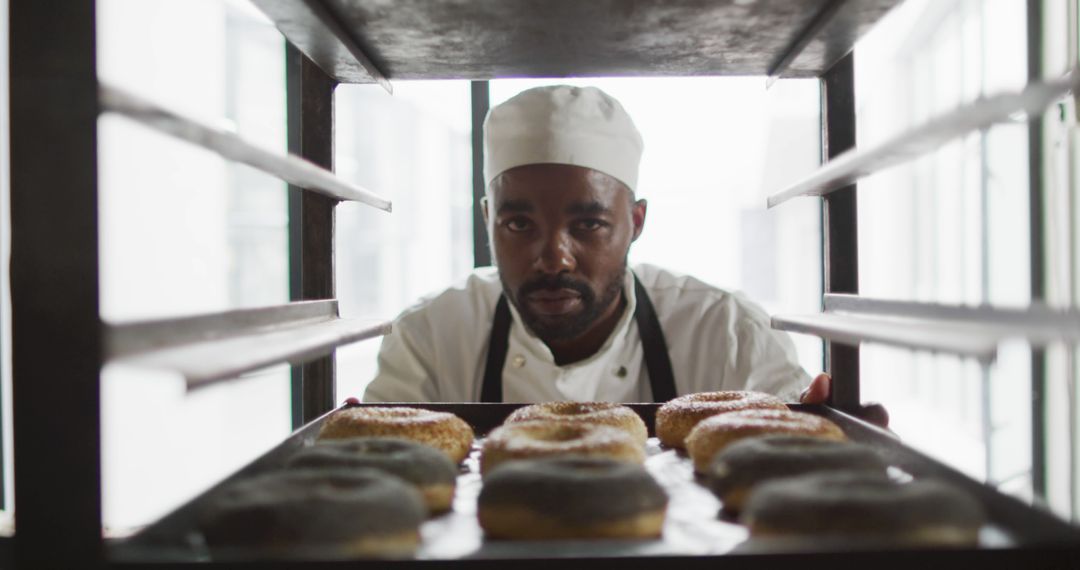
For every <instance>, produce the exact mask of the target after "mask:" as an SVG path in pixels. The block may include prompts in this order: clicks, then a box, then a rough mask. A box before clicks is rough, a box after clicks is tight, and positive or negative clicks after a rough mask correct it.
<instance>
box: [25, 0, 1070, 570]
mask: <svg viewBox="0 0 1080 570" xmlns="http://www.w3.org/2000/svg"><path fill="white" fill-rule="evenodd" d="M254 3H255V4H256V5H257V6H258V7H259V8H260V9H262V10H263V12H265V13H266V14H267V15H268V16H269V17H270V18H271V19H272V20H274V22H275V23H276V25H277V26H278V28H279V30H280V31H281V32H282V33H283V35H284V36H285V38H286V39H287V40H288V42H289V43H288V46H287V53H286V61H287V65H286V75H287V85H286V89H287V104H288V133H289V152H290V156H275V155H272V154H270V153H266V152H265V151H260V150H259V149H257V148H256V147H254V146H251V145H248V144H247V143H245V142H244V141H242V140H239V139H238V138H236V137H234V136H232V135H230V134H229V133H223V132H221V131H218V130H215V129H212V128H209V127H206V126H201V125H198V124H197V123H194V122H192V121H189V120H186V119H184V118H183V117H179V116H177V115H175V114H173V113H170V112H168V111H166V110H164V109H160V108H157V107H156V106H155V105H153V104H152V103H147V102H143V101H139V100H137V99H134V98H132V97H130V96H127V95H125V94H123V93H121V92H119V91H116V90H114V89H109V88H104V89H103V88H101V87H100V86H99V84H98V79H97V73H96V61H95V59H96V53H95V33H96V30H95V8H96V7H95V2H93V1H92V0H83V1H80V2H63V3H45V2H36V1H33V0H11V2H10V19H9V27H10V30H11V32H10V37H11V51H10V54H11V67H10V75H11V141H12V145H11V188H12V199H11V220H12V230H11V244H12V255H11V292H12V313H13V314H12V328H13V342H12V347H13V372H14V378H13V386H14V390H13V392H14V401H13V408H14V430H15V434H14V444H15V451H14V456H15V476H16V479H17V481H16V486H15V498H16V502H17V504H18V516H17V520H16V523H17V535H16V540H15V544H14V546H15V560H16V562H17V563H18V564H19V566H20V567H26V568H29V567H69V568H70V567H88V566H90V567H102V566H122V565H124V563H123V562H118V561H112V560H109V559H108V558H107V556H106V549H105V548H104V543H103V539H102V527H101V468H100V453H101V449H100V444H101V442H100V419H101V418H100V413H101V410H100V397H99V389H100V385H99V382H100V372H101V370H102V367H103V366H104V365H105V364H106V363H108V362H110V361H113V360H115V361H117V362H127V363H129V364H130V363H139V364H141V365H148V366H155V367H167V368H170V369H174V370H178V371H179V372H180V373H181V374H184V375H185V376H186V377H187V378H188V382H189V385H191V386H197V385H201V384H204V383H206V382H211V381H222V380H224V379H227V378H229V377H231V375H235V374H237V373H239V372H241V371H243V370H250V369H254V368H257V367H261V366H264V365H266V364H269V363H271V362H280V361H284V360H291V361H293V362H294V363H296V368H294V371H295V373H294V395H296V396H299V397H298V398H297V400H298V401H299V407H298V409H295V410H294V412H295V413H294V422H296V423H297V424H298V425H299V424H307V425H308V427H309V428H310V427H311V422H312V421H314V420H315V419H316V418H318V417H319V416H321V415H323V414H324V413H325V412H327V411H329V410H331V409H332V408H333V406H334V393H333V381H334V361H333V354H332V351H333V348H334V347H335V346H338V345H340V344H342V343H344V342H351V341H355V340H359V339H361V338H366V337H369V336H373V335H377V334H383V333H385V332H386V330H387V326H388V325H387V324H386V323H378V322H375V323H367V322H364V323H355V322H350V321H346V320H343V319H340V318H339V317H338V315H337V309H336V304H335V303H334V301H333V299H334V297H335V291H334V272H333V235H334V226H333V210H334V206H335V204H336V203H337V202H338V201H339V200H341V199H356V200H358V201H361V202H365V203H368V204H371V205H374V206H376V207H379V206H385V207H386V209H389V203H387V202H385V201H383V200H382V199H380V198H378V197H377V196H375V195H374V194H372V193H371V192H369V191H366V190H364V189H360V188H356V187H353V186H350V185H347V184H345V183H343V182H341V181H340V180H338V179H336V178H334V177H333V175H332V171H333V164H332V158H333V152H332V149H333V91H334V88H335V86H336V85H337V84H338V82H362V83H379V84H381V85H382V86H383V87H385V88H386V89H387V90H388V91H389V90H391V86H390V83H389V81H388V79H387V78H392V79H471V80H486V79H490V78H496V77H511V76H548V77H559V76H573V75H580V76H590V75H591V76H597V75H651V76H678V75H769V76H771V77H774V78H775V77H789V76H790V77H820V78H821V79H822V85H823V98H822V113H823V124H822V127H823V129H822V137H823V142H824V144H823V148H824V149H825V150H824V154H825V158H827V159H828V160H829V161H831V164H832V165H833V167H832V170H833V172H831V173H825V174H822V175H820V176H821V179H820V180H816V181H815V180H811V181H808V183H807V184H808V186H807V188H804V189H801V190H799V191H798V192H795V190H798V189H793V190H792V192H794V193H809V192H811V191H816V192H819V193H822V188H824V187H826V186H829V190H828V193H827V194H824V196H823V203H824V206H823V215H824V220H825V224H824V227H825V268H824V275H825V290H826V293H827V296H826V300H827V302H828V303H830V305H829V306H830V307H832V308H833V309H836V311H835V312H836V313H841V312H843V313H863V312H867V311H864V309H867V306H864V305H861V304H858V303H852V302H849V301H845V299H848V298H846V297H839V296H836V295H857V293H858V281H857V276H858V268H857V240H856V239H855V237H856V225H855V224H856V209H855V205H856V202H855V199H856V194H855V186H854V184H853V181H854V178H853V177H852V173H855V175H857V174H859V173H861V170H860V169H863V168H866V167H867V165H868V164H872V165H874V166H877V165H880V164H881V159H880V157H879V156H878V155H877V154H872V153H871V151H867V153H862V154H860V153H857V152H854V151H853V152H852V154H850V155H848V156H849V157H854V158H840V157H839V155H841V154H842V153H844V152H845V151H849V150H850V149H853V148H854V146H855V112H854V84H853V68H852V55H851V51H852V47H853V45H854V42H855V40H856V39H858V38H859V37H860V36H861V35H862V34H863V33H864V32H865V31H866V30H867V29H868V28H869V27H870V26H872V25H873V23H874V22H876V21H877V20H878V19H879V18H880V17H881V16H882V15H884V14H885V13H886V12H887V11H888V10H889V9H890V8H892V7H893V6H894V5H895V4H897V3H899V0H865V1H861V2H845V1H844V0H812V1H811V0H808V1H804V2H790V1H789V0H758V1H757V2H709V1H708V0H679V1H677V2H668V1H664V0H597V1H595V2H579V1H577V0H512V1H508V0H474V1H467V0H450V1H446V2H428V1H426V0H400V1H397V2H394V3H393V6H392V9H391V8H390V7H388V6H389V5H388V4H387V3H385V2H380V1H378V0H254ZM506 21H515V22H517V23H518V25H517V26H514V27H507V26H502V25H499V24H500V23H502V22H506ZM45 30H47V31H48V33H43V31H45ZM1048 85H1050V86H1049V87H1047V89H1049V90H1050V91H1053V92H1055V93H1056V91H1054V90H1058V89H1066V88H1071V86H1072V84H1071V83H1069V85H1068V86H1062V85H1059V84H1058V83H1052V84H1048ZM474 86H476V84H474ZM1039 93H1042V91H1040V92H1039ZM1040 96H1041V95H1040ZM1046 96H1049V95H1046ZM1035 97H1036V95H1030V96H1029V94H1027V92H1026V91H1025V93H1023V94H1020V95H1019V98H1020V99H1021V100H1024V101H1027V100H1028V99H1029V98H1035ZM486 106H487V97H486V91H484V90H482V89H474V92H473V109H474V125H475V124H476V122H475V121H476V114H477V113H478V112H479V113H482V111H483V110H484V109H486ZM101 112H115V113H121V114H124V115H126V116H128V117H131V118H133V119H135V120H138V121H140V122H143V123H145V124H148V125H150V126H152V127H153V128H157V129H160V130H163V131H165V132H167V133H169V134H172V135H174V136H178V137H180V138H182V139H185V140H188V141H190V142H193V143H195V144H200V145H202V146H204V147H206V148H208V149H210V150H212V151H214V152H218V153H219V154H221V155H222V156H224V157H226V158H230V159H233V160H240V161H242V162H245V163H247V164H250V165H253V166H256V167H257V168H261V169H263V170H265V171H267V172H270V173H271V174H273V175H276V176H278V177H280V178H282V179H284V180H286V181H288V182H290V184H291V186H290V190H289V235H290V240H289V243H290V246H289V247H290V291H291V292H292V297H293V301H300V302H294V303H292V304H289V305H285V306H281V307H273V308H266V309H259V310H248V311H235V312H229V313H224V314H218V315H208V316H203V317H191V318H185V319H174V320H166V321H156V322H149V323H135V324H128V325H107V324H105V323H102V321H101V318H100V314H99V310H98V281H99V280H98V276H99V269H98V219H97V214H96V212H97V148H96V147H97V119H98V116H99V114H100V113H101ZM972 114H973V115H975V117H974V118H972V117H967V116H965V117H964V118H963V120H960V119H956V120H955V121H943V124H942V125H939V127H940V128H935V129H929V128H928V129H927V131H928V132H925V133H921V134H919V136H913V137H912V139H911V140H910V141H908V142H910V143H912V145H913V148H914V147H916V146H919V145H933V144H935V142H934V141H936V140H937V139H935V138H934V137H938V136H943V133H942V132H940V131H949V132H951V129H954V128H959V127H957V126H956V125H954V124H953V123H963V125H964V128H973V127H971V126H970V125H971V121H975V122H976V123H979V124H981V122H982V121H986V120H1000V110H999V109H998V107H997V106H993V105H989V102H987V109H983V110H981V111H979V112H974V113H972ZM969 119H970V121H969ZM945 123H948V124H945ZM476 140H477V139H476V137H475V133H474V145H475V144H476ZM905 140H906V139H905ZM919 148H926V147H925V146H919ZM473 160H474V168H475V167H476V165H477V164H479V163H481V162H482V159H481V157H480V155H479V153H478V152H477V151H476V149H474V158H473ZM844 164H846V165H847V166H846V167H844V168H842V167H841V165H844ZM57 165H63V167H62V168H58V167H57ZM825 168H826V169H828V168H830V167H829V165H827V166H826V167H825ZM823 170H824V169H823ZM474 184H475V185H477V188H474V193H477V192H479V193H482V191H483V188H482V178H480V177H474ZM804 190H805V192H804ZM476 235H477V236H478V239H482V233H480V232H479V231H478V232H476ZM481 249H483V248H481ZM845 303H847V304H845ZM841 308H842V309H841ZM869 309H873V311H876V312H875V313H874V314H878V313H879V312H883V313H888V312H889V310H891V309H889V307H886V306H884V305H882V304H877V303H870V304H869ZM992 316H993V317H994V318H996V317H997V313H994V314H993V315H992ZM1030 316H1031V315H1024V316H1023V317H1024V318H1027V317H1030ZM845 318H847V319H849V320H854V319H855V317H845ZM860 318H862V316H861V315H860ZM978 318H980V319H982V318H989V317H988V316H987V315H986V314H984V313H980V314H979V315H978ZM1061 318H1063V319H1066V320H1068V319H1071V318H1073V316H1072V315H1062V316H1061ZM788 322H789V323H794V320H792V319H789V321H788ZM845 322H847V321H845ZM860 322H861V321H857V322H854V323H853V325H852V326H851V327H848V328H849V329H851V330H856V332H857V330H858V329H859V326H861V325H859V323H860ZM776 323H777V325H779V326H788V325H786V324H785V321H784V320H783V319H778V320H777V321H776ZM849 324H851V323H849ZM855 325H859V326H855ZM791 326H796V325H794V324H792V325H791ZM807 326H818V325H807ZM818 328H822V327H820V326H818ZM312 331H320V332H321V333H326V335H325V337H322V336H320V337H319V338H316V339H311V335H310V334H309V333H310V332H312ZM820 332H822V334H823V336H826V337H827V338H828V335H827V334H825V331H823V330H822V331H820ZM845 334H851V333H850V330H848V332H846V333H845ZM217 338H225V340H224V341H216V340H212V339H217ZM833 338H835V339H836V340H840V341H845V342H827V343H826V346H827V350H826V355H827V359H828V370H829V371H830V372H831V373H832V374H833V377H834V379H835V382H834V398H833V401H832V402H831V404H832V405H833V406H834V407H836V408H838V409H840V410H852V409H854V408H855V406H857V405H858V403H859V398H858V356H859V353H858V348H857V346H850V345H849V344H846V341H850V340H852V339H851V337H843V336H834V337H833ZM297 339H305V340H304V343H297V342H296V341H297ZM253 346H257V347H258V349H257V350H255V349H252V347H253ZM234 348H235V350H234ZM238 355H239V356H238ZM477 406H480V405H479V404H478V405H477ZM964 554H965V555H967V556H968V558H964V560H968V561H972V560H982V561H985V560H987V559H988V558H989V557H990V556H993V557H995V558H996V559H999V560H1000V559H1001V557H1002V556H1003V554H1002V553H1000V552H994V553H978V552H976V553H971V552H968V553H964ZM1006 554H1007V553H1006ZM889 556H890V558H891V559H892V560H894V561H897V560H899V561H905V562H907V563H911V562H912V561H918V560H920V558H919V553H918V552H914V553H899V554H896V553H893V554H890V555H889ZM942 556H946V557H947V556H948V555H942ZM794 559H795V557H792V556H787V557H785V556H777V557H774V558H771V559H768V560H765V561H764V563H765V564H770V563H780V562H784V561H791V560H794ZM843 559H844V560H847V561H849V562H853V561H858V560H863V561H865V560H876V561H879V562H880V561H881V560H882V556H881V554H880V553H878V554H873V553H870V554H866V553H862V554H853V555H845V556H844V557H843ZM818 560H819V561H826V560H827V559H825V558H822V557H818ZM609 562H610V561H609ZM628 562H629V563H632V565H635V566H636V565H647V564H649V563H650V561H648V560H645V559H632V560H627V559H621V560H619V559H616V560H615V561H614V563H618V564H620V566H625V565H626V564H627V563H628ZM682 562H685V563H687V564H697V565H699V566H703V565H705V564H712V563H713V562H714V561H710V560H683V561H682ZM434 563H437V562H433V561H416V562H408V561H403V562H401V563H400V564H404V565H424V564H434ZM472 563H473V564H475V565H476V566H482V565H485V564H487V565H489V566H492V567H497V566H500V565H501V564H503V563H504V561H499V560H489V561H480V560H477V561H472ZM593 563H594V564H598V565H602V562H597V561H593ZM661 563H663V562H661ZM760 563H762V559H758V560H756V561H755V560H747V559H732V561H731V563H730V564H726V565H735V566H739V567H747V566H756V565H758V564H760ZM348 564H350V565H354V564H356V563H355V562H349V563H348ZM515 564H516V565H518V566H522V567H542V566H544V565H545V564H546V562H544V561H541V560H538V561H523V562H521V563H515ZM331 565H332V564H331ZM295 566H296V564H292V565H290V566H289V567H295Z"/></svg>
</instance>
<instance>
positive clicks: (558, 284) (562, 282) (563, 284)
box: [518, 273, 592, 300]
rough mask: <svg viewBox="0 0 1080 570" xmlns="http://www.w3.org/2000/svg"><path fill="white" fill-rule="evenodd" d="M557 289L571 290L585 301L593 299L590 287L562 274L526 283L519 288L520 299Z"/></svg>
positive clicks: (545, 276)
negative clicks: (530, 294)
mask: <svg viewBox="0 0 1080 570" xmlns="http://www.w3.org/2000/svg"><path fill="white" fill-rule="evenodd" d="M557 289H570V290H572V291H576V292H578V293H579V294H580V295H581V298H582V299H584V300H589V299H591V298H592V290H591V289H589V286H588V285H586V284H585V283H583V282H581V281H578V280H577V279H574V278H572V277H570V276H569V275H566V274H565V273H560V274H559V275H544V276H541V277H537V278H536V279H532V280H530V281H526V282H525V283H524V284H522V285H521V287H519V288H518V298H519V299H520V298H521V297H524V296H526V295H528V294H529V293H532V292H534V291H544V290H547V291H555V290H557Z"/></svg>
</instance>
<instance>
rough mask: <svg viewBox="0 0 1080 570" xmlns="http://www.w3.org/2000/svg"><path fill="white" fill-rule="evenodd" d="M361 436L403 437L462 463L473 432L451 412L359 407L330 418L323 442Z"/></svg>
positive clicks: (323, 427)
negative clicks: (428, 446) (440, 451)
mask: <svg viewBox="0 0 1080 570" xmlns="http://www.w3.org/2000/svg"><path fill="white" fill-rule="evenodd" d="M360 436H384V437H403V438H405V439H411V440H413V441H418V442H420V443H423V444H424V445H430V446H431V447H434V448H435V449H440V450H442V451H443V452H445V453H446V454H447V455H448V456H450V460H451V461H453V462H454V463H455V464H456V463H461V460H463V459H465V457H466V456H467V455H469V449H470V448H471V447H472V442H473V438H474V435H473V430H472V428H471V427H469V424H467V423H465V421H464V420H462V419H461V418H459V417H457V416H455V415H454V414H450V413H447V412H433V411H431V410H422V409H419V408H406V407H395V408H390V407H381V406H357V407H353V408H344V409H341V410H338V411H336V412H334V413H333V414H331V415H330V417H328V418H326V421H325V422H323V425H322V428H321V429H320V430H319V437H318V439H320V440H325V439H341V438H346V437H360Z"/></svg>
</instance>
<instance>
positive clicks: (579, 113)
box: [364, 86, 829, 403]
mask: <svg viewBox="0 0 1080 570" xmlns="http://www.w3.org/2000/svg"><path fill="white" fill-rule="evenodd" d="M484 150H485V165H484V167H485V168H484V171H485V179H486V181H487V195H486V198H485V200H484V202H483V204H482V206H483V212H484V219H485V221H486V223H487V228H488V236H489V238H490V240H491V247H492V252H493V256H494V259H495V263H496V267H497V271H496V270H492V269H490V268H488V269H487V270H478V271H477V272H475V273H473V274H472V275H471V276H470V277H469V278H468V279H467V280H466V281H465V283H464V284H461V285H459V286H456V287H453V288H451V289H449V290H447V291H445V292H443V293H441V294H438V295H436V296H434V297H431V298H427V299H424V300H422V301H420V302H419V303H418V304H417V305H415V306H413V307H412V308H410V309H408V310H406V311H405V312H404V313H403V314H402V315H401V316H400V317H399V318H398V320H397V321H396V322H395V324H394V329H393V333H392V334H390V335H389V336H387V337H386V338H385V339H384V340H383V344H382V348H381V350H380V353H379V372H378V375H377V376H376V378H375V379H374V381H373V382H372V383H371V384H370V386H369V387H368V389H367V391H366V392H365V394H364V399H365V400H366V401H369V402H389V401H395V402H399V401H401V402H403V401H493V402H498V401H506V402H540V401H553V400H577V401H616V402H649V401H665V400H667V399H670V398H672V397H674V396H676V395H681V394H688V393H692V392H702V391H711V390H760V391H764V392H770V393H773V394H776V395H778V396H780V397H782V398H784V399H786V400H788V401H796V400H798V399H800V391H802V395H801V399H802V400H803V401H805V402H815V403H816V402H823V401H825V400H826V398H827V397H828V394H829V377H828V376H827V375H824V374H822V375H820V376H818V377H817V378H815V379H814V381H813V382H812V383H810V385H809V387H808V388H807V384H808V381H809V377H808V376H807V374H806V373H805V372H804V371H803V370H802V369H801V368H800V367H799V365H798V364H797V363H796V358H795V350H794V347H793V345H792V343H791V341H790V339H789V338H788V337H787V335H786V334H784V333H782V332H779V331H774V330H772V329H771V328H770V326H769V319H768V317H767V315H766V314H765V313H764V312H763V311H762V310H761V309H760V308H759V307H757V306H756V305H754V304H753V303H751V302H750V301H749V300H747V299H745V298H743V297H741V296H740V295H737V294H733V293H729V292H726V291H723V290H720V289H717V288H715V287H712V286H710V285H707V284H705V283H702V282H701V281H698V280H695V279H693V278H691V277H686V276H681V275H676V274H674V273H671V272H668V271H665V270H663V269H660V268H657V267H654V266H649V265H642V266H638V267H635V268H633V270H630V269H629V268H628V267H627V254H628V252H629V249H630V244H631V243H632V242H633V241H634V240H636V239H637V238H638V236H640V235H641V232H642V229H643V228H644V225H645V215H646V211H647V202H646V201H645V200H638V199H637V198H636V196H635V190H636V187H637V177H638V164H639V162H640V158H641V153H642V150H643V144H642V140H641V136H640V134H639V133H638V131H637V129H636V127H635V126H634V124H633V121H632V120H631V119H630V116H629V115H628V114H627V113H626V111H624V110H623V108H622V106H621V105H620V104H619V103H618V101H616V100H615V99H613V98H612V97H610V96H608V95H607V94H606V93H604V92H602V91H600V90H599V89H596V88H592V87H586V88H578V87H569V86H551V87H540V88H536V89H530V90H527V91H524V92H522V93H520V94H518V95H517V96H515V97H514V98H512V99H510V100H508V101H506V102H505V103H503V104H502V105H499V106H497V107H495V108H493V109H492V110H491V112H490V113H489V114H488V117H487V119H486V120H485V122H484ZM803 388H806V390H803Z"/></svg>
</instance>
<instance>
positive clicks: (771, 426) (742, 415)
mask: <svg viewBox="0 0 1080 570" xmlns="http://www.w3.org/2000/svg"><path fill="white" fill-rule="evenodd" d="M770 434H788V435H804V436H809V437H816V438H820V439H828V440H833V441H845V440H846V439H847V437H846V436H845V435H844V432H843V430H841V429H840V426H838V425H836V424H834V423H832V422H831V421H829V420H827V419H825V418H823V417H820V416H815V415H813V414H807V413H803V412H793V411H790V410H742V411H740V412H730V413H727V414H720V415H718V416H714V417H711V418H706V419H704V420H702V421H701V422H700V423H698V425H697V426H695V427H694V429H693V430H691V431H690V435H688V436H686V451H688V452H689V453H690V458H691V459H693V460H694V470H695V471H697V472H698V473H703V474H704V473H706V472H708V469H709V464H710V463H712V460H713V458H714V457H716V454H717V453H719V452H720V451H721V450H722V449H724V448H725V447H727V446H728V445H729V444H731V443H734V442H736V441H739V440H740V439H743V438H746V437H754V436H761V435H770Z"/></svg>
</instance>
